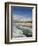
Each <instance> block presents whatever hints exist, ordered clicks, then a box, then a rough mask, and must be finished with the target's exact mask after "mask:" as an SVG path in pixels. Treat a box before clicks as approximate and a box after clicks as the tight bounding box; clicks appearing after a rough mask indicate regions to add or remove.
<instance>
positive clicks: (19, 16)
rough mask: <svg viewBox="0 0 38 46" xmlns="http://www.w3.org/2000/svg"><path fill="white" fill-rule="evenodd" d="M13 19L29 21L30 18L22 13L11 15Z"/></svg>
mask: <svg viewBox="0 0 38 46" xmlns="http://www.w3.org/2000/svg"><path fill="white" fill-rule="evenodd" d="M13 19H14V20H18V21H31V20H32V19H31V18H30V17H28V18H27V17H25V16H22V15H13Z"/></svg>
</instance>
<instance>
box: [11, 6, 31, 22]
mask: <svg viewBox="0 0 38 46" xmlns="http://www.w3.org/2000/svg"><path fill="white" fill-rule="evenodd" d="M11 14H12V16H13V18H14V19H15V20H26V21H27V20H32V8H28V7H19V6H14V7H13V6H12V7H11Z"/></svg>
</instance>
